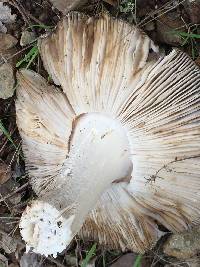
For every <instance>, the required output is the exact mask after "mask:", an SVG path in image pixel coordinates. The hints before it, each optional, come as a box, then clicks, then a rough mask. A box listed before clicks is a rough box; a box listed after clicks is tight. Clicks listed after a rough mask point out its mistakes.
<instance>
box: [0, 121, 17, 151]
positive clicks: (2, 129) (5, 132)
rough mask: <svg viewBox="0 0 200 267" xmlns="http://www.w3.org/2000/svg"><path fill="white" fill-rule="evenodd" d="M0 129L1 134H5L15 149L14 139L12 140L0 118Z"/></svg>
mask: <svg viewBox="0 0 200 267" xmlns="http://www.w3.org/2000/svg"><path fill="white" fill-rule="evenodd" d="M0 130H1V131H2V132H3V134H4V135H5V136H6V138H7V139H8V140H9V141H10V142H11V143H12V144H13V146H14V147H15V149H17V146H16V145H15V143H14V141H13V140H12V137H11V135H10V133H9V132H8V131H7V130H6V128H5V127H4V125H3V123H2V121H1V119H0Z"/></svg>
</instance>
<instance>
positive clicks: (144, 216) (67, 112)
mask: <svg viewBox="0 0 200 267" xmlns="http://www.w3.org/2000/svg"><path fill="white" fill-rule="evenodd" d="M39 49H40V53H41V56H42V60H43V63H44V66H45V68H46V70H47V71H48V73H49V75H50V76H51V77H52V79H53V81H54V83H55V85H57V86H61V88H62V90H61V89H60V88H58V87H56V86H50V85H48V83H47V82H46V81H45V80H44V78H42V77H41V76H40V75H38V74H37V73H34V72H33V71H29V70H22V71H20V72H19V73H18V83H19V87H18V90H17V101H16V111H17V124H18V128H19V131H20V134H21V137H22V139H23V150H24V154H25V158H26V169H27V171H28V173H29V176H30V178H31V184H32V187H33V189H34V191H35V192H36V194H37V195H38V200H34V201H32V203H30V206H29V207H27V209H26V210H25V211H24V213H23V215H22V218H21V222H20V228H21V234H22V237H23V239H24V240H25V242H26V243H27V249H29V248H32V249H33V251H34V252H36V253H41V254H44V255H49V254H53V255H54V256H56V254H57V253H58V252H61V251H62V250H63V249H64V248H65V247H66V246H67V245H68V244H69V243H70V241H71V240H72V238H73V237H74V236H75V235H76V234H77V233H78V234H80V235H81V236H82V237H84V238H92V239H94V240H98V242H99V243H100V244H102V245H105V246H110V247H111V248H120V249H122V250H126V249H130V250H133V251H137V252H144V251H145V250H147V249H150V248H151V247H152V246H153V245H154V244H155V242H156V241H157V240H158V239H159V238H160V236H161V235H162V234H163V233H162V232H161V231H160V230H159V228H158V225H159V224H161V225H164V226H165V227H166V228H167V229H169V230H170V231H172V232H180V231H183V230H185V229H187V228H188V227H189V226H191V225H194V224H198V223H199V221H200V164H199V163H200V160H199V154H200V71H199V69H198V68H197V67H196V65H195V64H194V63H193V62H192V60H191V59H190V58H189V57H188V56H187V55H186V54H184V53H182V52H180V51H178V50H173V51H172V52H171V53H170V54H169V55H166V56H164V55H162V54H161V53H160V52H159V51H158V49H157V48H156V47H155V46H154V44H153V42H152V41H151V40H150V39H149V38H148V37H147V36H146V35H145V34H144V33H143V32H141V31H140V30H138V29H137V28H135V27H133V26H130V25H128V24H126V23H125V22H123V21H120V20H114V19H112V18H111V17H109V16H107V15H104V16H102V17H100V18H93V17H92V18H88V17H87V16H85V15H82V14H78V13H71V14H69V15H68V16H67V17H66V18H64V19H63V20H62V21H61V22H60V23H59V25H58V27H57V29H56V31H55V32H54V33H52V34H51V35H50V36H47V37H46V38H44V39H41V40H40V41H39Z"/></svg>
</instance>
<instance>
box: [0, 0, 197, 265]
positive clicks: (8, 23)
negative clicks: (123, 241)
mask: <svg viewBox="0 0 200 267" xmlns="http://www.w3.org/2000/svg"><path fill="white" fill-rule="evenodd" d="M3 2H4V3H3ZM69 2H70V1H69ZM71 2H72V1H71ZM76 2H77V4H76V6H75V7H74V9H75V10H79V11H82V12H86V13H87V14H90V15H95V14H98V13H99V12H102V11H103V10H106V11H108V12H109V13H110V14H112V15H113V16H117V17H121V18H123V19H125V20H127V21H128V22H130V23H133V24H137V25H138V27H140V28H142V29H143V30H144V31H145V32H146V33H147V34H148V35H149V36H150V37H151V38H152V39H153V40H154V41H155V42H156V43H157V44H158V45H160V46H161V47H162V48H163V49H164V50H165V51H169V50H170V49H171V47H172V46H176V47H178V48H179V49H181V50H184V51H185V52H186V53H188V54H189V55H190V56H191V57H192V59H193V60H194V61H195V62H196V63H197V64H199V66H200V42H199V39H200V27H199V24H200V1H187V0H184V1H181V0H177V1H176V0H174V1H168V0H157V1H156V0H121V1H120V0H119V1H117V0H105V1H100V0H96V1H95V0H92V1H88V2H85V4H84V5H82V4H81V2H82V1H76ZM61 16H62V13H61V12H60V11H59V10H57V9H56V8H54V7H53V6H52V4H51V2H50V1H48V0H10V1H9V0H8V1H6V0H4V1H1V0H0V267H1V266H9V267H17V266H23V267H25V266H27V267H28V266H35V267H36V266H48V267H50V266H51V267H53V266H58V267H60V266H61V267H63V266H80V265H81V264H82V266H91V267H92V266H98V267H101V266H102V267H103V266H112V267H131V266H135V267H139V266H143V267H148V266H154V267H159V266H165V267H167V266H200V264H199V265H198V263H197V265H189V264H190V263H188V262H181V261H180V260H178V259H175V258H169V257H167V256H166V255H165V254H164V253H163V250H162V244H163V242H164V240H161V241H160V242H159V244H158V245H157V246H156V248H155V249H153V250H152V251H151V252H149V253H147V254H146V255H143V256H140V255H139V256H138V255H135V254H133V253H129V252H127V253H123V254H122V253H121V252H119V251H110V250H105V249H103V248H101V247H98V245H97V247H96V246H94V243H93V242H92V241H91V242H87V243H85V242H84V241H82V240H79V239H78V238H76V239H75V240H74V242H73V243H72V244H71V245H70V247H69V248H67V249H66V250H65V251H64V252H63V253H62V254H60V255H59V256H58V257H57V258H56V259H53V258H51V257H48V258H45V257H41V256H38V255H36V254H34V253H29V254H24V251H25V245H24V242H23V241H22V240H21V237H20V233H19V229H18V223H19V219H20V216H21V213H22V212H23V210H24V209H25V207H26V205H27V203H28V202H29V201H30V200H31V199H32V198H33V197H34V193H33V192H32V189H31V187H30V185H29V183H28V177H27V175H26V173H25V168H24V166H25V164H24V158H23V152H22V150H21V139H20V136H19V133H18V130H17V126H16V117H15V105H14V104H15V88H16V79H15V74H16V71H17V69H18V68H21V67H28V68H30V69H33V70H35V71H37V72H39V73H40V74H42V75H43V76H45V75H46V72H45V71H44V69H43V66H42V62H41V59H40V56H39V53H38V50H37V45H36V41H37V38H38V37H39V36H40V35H41V34H44V33H45V32H49V31H51V30H52V28H53V27H55V25H56V23H57V22H58V21H59V19H60V18H61ZM27 65H28V66H27ZM8 66H9V67H8ZM91 248H92V250H93V253H92V250H91ZM88 252H89V253H88ZM90 254H91V255H90ZM86 256H87V258H89V263H87V264H86V265H84V262H83V259H84V258H85V257H86ZM134 264H135V265H134Z"/></svg>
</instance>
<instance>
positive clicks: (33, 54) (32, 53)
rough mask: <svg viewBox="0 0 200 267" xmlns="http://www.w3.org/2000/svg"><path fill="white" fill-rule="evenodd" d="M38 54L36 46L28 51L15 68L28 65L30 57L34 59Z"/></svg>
mask: <svg viewBox="0 0 200 267" xmlns="http://www.w3.org/2000/svg"><path fill="white" fill-rule="evenodd" d="M38 53H39V50H38V47H37V45H34V46H33V47H32V48H31V49H30V50H29V52H28V53H27V54H26V55H25V56H24V57H23V58H22V59H21V60H20V61H18V62H17V64H16V67H17V68H19V67H20V66H21V65H22V63H28V64H29V61H30V60H31V59H32V57H33V56H34V58H35V57H36V56H35V54H36V55H38Z"/></svg>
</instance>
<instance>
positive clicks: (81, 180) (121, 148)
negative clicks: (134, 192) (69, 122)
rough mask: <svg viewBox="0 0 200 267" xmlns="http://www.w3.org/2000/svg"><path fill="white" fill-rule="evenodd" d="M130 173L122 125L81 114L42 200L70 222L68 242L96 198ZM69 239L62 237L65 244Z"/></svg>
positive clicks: (124, 132) (93, 114) (130, 165)
mask: <svg viewBox="0 0 200 267" xmlns="http://www.w3.org/2000/svg"><path fill="white" fill-rule="evenodd" d="M131 171H132V162H131V157H130V149H129V141H128V136H127V134H126V131H125V129H124V128H123V126H122V125H121V124H120V123H119V122H118V121H117V120H115V119H112V118H110V117H107V116H105V115H100V114H98V113H90V114H83V115H82V116H79V117H78V118H77V119H76V121H75V124H74V128H73V130H72V134H71V138H70V143H69V153H68V156H67V159H66V161H65V163H64V166H63V168H62V173H61V175H60V176H59V179H57V183H56V188H54V189H52V190H51V191H49V192H48V194H45V195H44V196H43V197H42V199H43V201H45V202H47V203H48V204H49V205H51V206H52V207H53V208H54V209H56V211H58V212H60V216H63V218H65V219H66V220H67V221H69V220H70V224H68V226H69V229H68V232H69V233H70V236H71V239H72V237H73V236H74V235H75V234H76V233H77V232H78V231H79V230H80V229H81V227H82V225H83V223H84V221H85V219H86V217H87V215H88V213H89V212H90V211H91V209H92V208H93V207H94V206H95V204H96V202H97V200H98V199H99V197H100V195H101V194H102V193H103V192H104V191H105V190H106V189H107V188H108V187H109V185H110V184H111V183H112V182H113V181H114V180H116V179H121V178H123V177H126V176H128V175H129V176H130V174H131ZM72 216H73V217H72ZM70 218H73V220H71V219H70ZM22 220H23V216H22ZM40 225H41V224H40ZM39 227H40V226H39ZM71 239H70V240H69V239H67V238H66V239H65V240H66V244H65V245H68V244H69V241H71ZM57 247H58V246H57ZM57 247H56V248H57ZM37 252H39V251H37ZM56 252H61V251H55V253H56ZM51 253H52V252H51ZM55 253H53V254H55Z"/></svg>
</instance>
